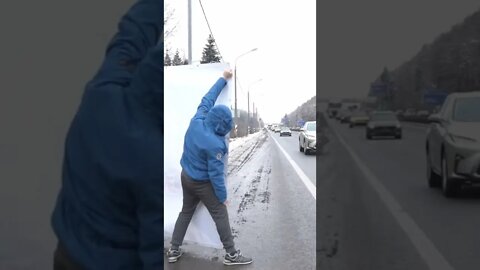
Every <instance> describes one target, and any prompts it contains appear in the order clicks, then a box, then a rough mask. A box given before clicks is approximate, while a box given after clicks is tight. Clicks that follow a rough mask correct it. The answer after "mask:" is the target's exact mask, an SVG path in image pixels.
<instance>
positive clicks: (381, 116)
mask: <svg viewBox="0 0 480 270" xmlns="http://www.w3.org/2000/svg"><path fill="white" fill-rule="evenodd" d="M371 118H372V120H376V121H395V120H397V117H396V116H395V114H393V113H372V116H371Z"/></svg>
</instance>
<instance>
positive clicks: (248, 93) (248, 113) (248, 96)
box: [247, 79, 262, 133]
mask: <svg viewBox="0 0 480 270" xmlns="http://www.w3.org/2000/svg"><path fill="white" fill-rule="evenodd" d="M261 81H262V79H258V80H256V81H254V82H253V83H251V84H250V85H249V86H248V92H247V102H248V106H247V108H248V109H247V133H249V130H250V88H251V87H252V85H254V84H256V83H258V82H261ZM254 104H255V103H254ZM253 114H254V115H255V108H254V109H253Z"/></svg>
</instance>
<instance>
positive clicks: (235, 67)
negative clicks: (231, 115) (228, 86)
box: [233, 48, 257, 135]
mask: <svg viewBox="0 0 480 270" xmlns="http://www.w3.org/2000/svg"><path fill="white" fill-rule="evenodd" d="M256 50H257V48H253V49H251V50H249V51H248V52H245V53H242V54H241V55H239V56H237V58H235V65H234V70H233V72H234V77H235V86H234V89H235V123H238V114H237V61H238V59H239V58H240V57H242V56H244V55H246V54H249V53H251V52H254V51H256ZM235 135H236V134H235Z"/></svg>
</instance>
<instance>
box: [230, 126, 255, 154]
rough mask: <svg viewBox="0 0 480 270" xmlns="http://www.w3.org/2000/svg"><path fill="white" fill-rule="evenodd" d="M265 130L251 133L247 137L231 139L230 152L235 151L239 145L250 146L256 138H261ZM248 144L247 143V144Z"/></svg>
mask: <svg viewBox="0 0 480 270" xmlns="http://www.w3.org/2000/svg"><path fill="white" fill-rule="evenodd" d="M262 133H263V132H262V131H259V132H256V133H253V134H250V135H248V136H245V137H239V138H233V139H232V138H231V139H230V142H229V146H228V148H229V150H230V152H231V151H233V150H234V149H235V148H237V147H239V146H240V147H248V146H250V144H251V143H254V142H255V140H256V139H258V138H259V136H260V135H261V134H262ZM245 144H247V145H245Z"/></svg>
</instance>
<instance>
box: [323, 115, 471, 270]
mask: <svg viewBox="0 0 480 270" xmlns="http://www.w3.org/2000/svg"><path fill="white" fill-rule="evenodd" d="M329 123H330V128H331V129H329V136H331V138H332V141H331V143H330V145H329V146H328V149H329V150H328V151H327V152H328V154H326V155H323V156H319V158H318V163H317V174H319V181H320V182H319V183H318V185H317V187H318V189H317V190H318V193H317V197H318V202H317V207H318V216H317V218H318V219H317V222H318V226H319V235H318V236H317V237H318V238H317V242H319V243H321V244H319V247H318V248H319V249H318V250H317V256H318V257H317V260H318V265H319V267H320V268H319V269H335V270H336V269H359V270H362V269H366V270H368V269H459V270H463V269H465V270H467V269H478V267H479V265H480V256H479V255H480V251H479V250H480V249H479V248H480V234H478V228H479V227H480V216H479V215H478V212H479V211H480V193H479V192H478V190H476V189H470V190H466V191H465V192H464V193H463V194H462V196H461V197H460V198H456V199H447V198H445V197H443V195H442V194H441V192H440V190H438V189H430V188H428V186H427V180H426V171H425V152H424V149H425V136H426V131H427V126H425V125H418V124H408V123H404V124H403V126H404V130H403V132H404V133H403V139H402V140H392V139H381V140H373V141H367V140H366V139H365V130H364V128H363V127H358V128H353V129H350V128H348V127H347V126H346V125H341V124H339V123H338V122H336V121H329ZM321 228H323V229H321Z"/></svg>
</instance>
